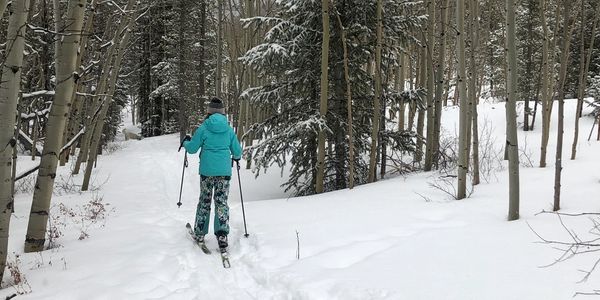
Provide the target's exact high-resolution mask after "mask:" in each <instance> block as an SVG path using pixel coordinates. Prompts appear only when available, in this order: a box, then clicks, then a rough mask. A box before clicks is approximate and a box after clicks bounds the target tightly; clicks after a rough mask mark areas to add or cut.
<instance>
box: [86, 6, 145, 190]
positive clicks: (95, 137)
mask: <svg viewBox="0 0 600 300" xmlns="http://www.w3.org/2000/svg"><path fill="white" fill-rule="evenodd" d="M135 3H136V0H129V1H128V3H127V6H126V8H125V11H128V12H130V15H128V16H124V17H123V19H122V20H121V22H123V23H124V24H127V25H126V27H125V33H124V35H123V37H122V38H121V40H120V41H117V46H116V52H115V53H116V57H115V58H114V62H113V61H112V58H109V59H110V61H108V62H107V63H109V64H110V63H111V62H112V68H111V72H110V79H109V81H108V84H107V88H106V90H107V93H106V95H102V96H101V97H102V98H103V106H102V109H101V110H100V112H99V114H98V119H97V121H96V122H95V124H94V125H93V126H91V127H90V131H91V132H92V136H91V137H92V139H91V142H90V153H89V154H88V159H87V163H86V165H85V173H84V176H83V183H82V185H81V190H82V191H87V190H88V188H89V183H90V178H91V176H92V169H93V168H94V163H95V162H96V159H97V155H98V151H99V150H100V139H101V137H102V131H103V129H104V124H105V121H106V113H107V112H108V108H109V107H110V104H111V102H112V100H113V94H114V92H115V89H116V82H117V78H118V77H119V69H120V68H121V62H122V60H123V56H124V54H125V50H126V49H125V47H126V46H127V45H128V43H129V39H130V37H131V31H132V30H133V26H134V25H135V22H134V21H135V18H134V17H133V16H132V15H131V14H132V13H131V11H132V10H133V9H134V8H135ZM119 32H120V31H119ZM119 32H117V34H118V33H119Z"/></svg>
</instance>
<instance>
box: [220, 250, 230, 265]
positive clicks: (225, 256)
mask: <svg viewBox="0 0 600 300" xmlns="http://www.w3.org/2000/svg"><path fill="white" fill-rule="evenodd" d="M221 261H222V262H223V268H225V269H229V268H231V264H230V263H229V253H228V252H227V251H225V252H221Z"/></svg>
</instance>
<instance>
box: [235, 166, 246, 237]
mask: <svg viewBox="0 0 600 300" xmlns="http://www.w3.org/2000/svg"><path fill="white" fill-rule="evenodd" d="M235 163H236V164H237V174H238V185H239V186H240V199H241V202H242V217H243V218H244V236H245V237H248V236H249V234H248V228H247V227H246V211H245V210H244V195H242V179H240V161H239V160H236V161H235Z"/></svg>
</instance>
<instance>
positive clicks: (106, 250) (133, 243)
mask: <svg viewBox="0 0 600 300" xmlns="http://www.w3.org/2000/svg"><path fill="white" fill-rule="evenodd" d="M177 144H178V142H177V137H176V136H174V135H171V136H166V137H158V138H153V139H146V140H145V141H143V142H126V143H124V148H123V149H122V150H120V151H118V152H116V153H114V154H111V155H109V157H102V158H101V160H100V162H99V166H100V167H99V169H98V170H97V172H98V175H97V178H96V181H103V180H104V178H109V180H108V181H107V183H106V184H105V185H104V186H102V187H101V191H100V192H99V193H101V194H102V196H103V199H104V201H105V202H108V203H111V204H112V205H113V206H114V207H116V209H117V210H116V212H115V213H113V215H111V216H110V217H109V219H108V221H107V227H106V228H105V229H102V230H98V231H97V232H93V233H91V235H92V237H91V238H89V240H86V241H83V242H79V243H77V242H67V243H66V244H65V248H59V249H57V250H53V251H51V253H54V254H53V255H54V256H61V257H65V259H66V260H67V262H68V267H67V269H68V270H69V271H70V272H68V274H67V272H64V273H63V274H60V273H59V274H57V275H56V276H53V277H52V278H43V279H42V281H43V282H44V285H45V286H44V287H43V288H42V287H36V288H34V293H32V294H30V295H24V296H19V297H20V298H23V299H49V298H48V297H52V295H61V298H62V299H84V298H85V299H118V298H121V299H123V298H124V297H125V298H126V299H266V298H269V299H271V298H273V297H277V295H285V296H282V297H284V298H287V297H288V296H289V295H292V293H290V292H287V287H288V284H287V283H278V282H276V281H277V280H276V278H275V279H274V278H272V277H270V276H268V275H266V274H265V271H264V270H261V269H260V268H259V267H258V266H259V265H260V264H258V263H256V260H258V257H257V256H256V255H255V254H252V252H256V251H257V247H256V244H255V241H253V238H254V237H251V238H250V239H249V240H246V239H245V238H243V232H240V228H241V220H237V217H238V216H237V215H238V213H237V212H236V211H237V210H238V209H239V204H238V201H239V200H235V199H239V198H238V197H237V196H238V195H239V193H238V192H237V189H238V187H237V183H236V184H235V185H233V184H232V193H231V210H232V219H233V221H232V232H231V234H230V239H231V241H230V244H231V261H232V265H233V266H232V268H231V269H229V270H225V269H224V268H223V267H222V265H221V261H220V257H219V256H218V253H217V252H216V251H214V254H213V255H211V256H208V255H205V254H203V253H202V252H201V251H199V249H198V248H197V247H196V246H195V245H193V243H192V242H191V241H190V239H189V237H188V236H187V232H186V231H185V227H184V225H185V223H186V222H193V219H194V214H195V209H196V204H197V200H196V199H197V197H198V194H199V187H198V183H199V181H198V179H199V178H198V175H197V158H196V156H195V155H194V156H191V155H190V158H189V159H190V167H189V168H188V169H186V177H185V182H184V194H183V198H182V202H183V205H182V207H181V208H179V209H178V208H177V205H176V202H177V198H178V194H179V184H180V180H181V168H182V163H183V152H182V153H180V154H179V155H178V153H177V152H176V149H177ZM244 173H245V172H244ZM245 178H252V177H250V175H249V174H246V173H245ZM76 180H77V179H76ZM268 193H273V191H267V193H265V195H256V194H254V195H253V196H254V197H263V196H264V197H268V195H269V194H268ZM282 195H283V194H282ZM23 198H25V197H23ZM60 198H62V197H60ZM251 198H252V197H251ZM26 201H27V200H23V201H19V202H18V207H17V214H18V215H19V216H23V217H24V216H25V214H24V212H26V211H28V209H29V208H28V206H26V205H19V204H25V202H26ZM211 221H212V220H211ZM14 227H15V226H13V228H14ZM21 232H23V231H22V230H19V233H17V234H14V236H19V235H20V234H21ZM241 239H244V240H241ZM207 243H208V245H209V247H211V248H213V249H215V248H216V247H217V245H216V241H215V240H214V236H208V242H207ZM253 243H254V244H253ZM15 247H19V244H18V243H15ZM47 252H48V251H47ZM42 255H44V254H42ZM46 255H47V253H46ZM67 257H68V258H67ZM43 268H52V267H43ZM120 270H123V272H121V271H120ZM77 275H79V276H77ZM37 277H44V274H43V272H33V273H32V274H31V276H28V278H29V281H32V282H35V281H37V280H38V278H37ZM40 279H41V278H40ZM63 280H66V281H70V282H77V285H78V286H79V288H78V289H74V290H63V289H62V288H60V286H61V285H54V283H55V282H61V281H63ZM261 281H262V282H261ZM54 286H55V287H54ZM98 291H102V292H101V294H98ZM294 299H300V298H298V297H294Z"/></svg>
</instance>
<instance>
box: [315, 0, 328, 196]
mask: <svg viewBox="0 0 600 300" xmlns="http://www.w3.org/2000/svg"><path fill="white" fill-rule="evenodd" d="M321 14H322V18H323V42H322V44H321V103H320V115H321V118H322V119H325V118H326V115H327V96H328V91H329V80H328V75H329V0H323V2H322V4H321ZM317 144H318V149H317V178H316V180H317V181H316V186H315V190H316V192H317V193H322V192H323V190H324V184H325V182H324V180H325V179H324V178H325V132H324V131H323V130H322V129H321V130H319V137H318V141H317Z"/></svg>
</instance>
